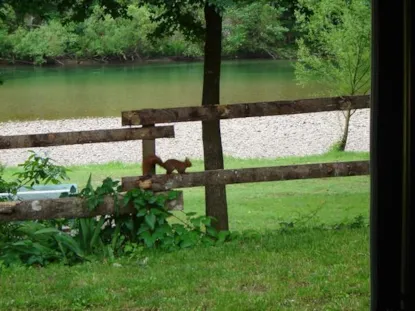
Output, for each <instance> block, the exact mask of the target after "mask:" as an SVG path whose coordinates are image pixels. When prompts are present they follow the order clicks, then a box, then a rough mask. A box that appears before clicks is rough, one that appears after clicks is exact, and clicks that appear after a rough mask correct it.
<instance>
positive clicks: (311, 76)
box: [295, 0, 371, 96]
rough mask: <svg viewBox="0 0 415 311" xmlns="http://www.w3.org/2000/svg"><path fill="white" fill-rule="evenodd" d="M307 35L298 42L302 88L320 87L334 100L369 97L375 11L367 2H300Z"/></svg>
mask: <svg viewBox="0 0 415 311" xmlns="http://www.w3.org/2000/svg"><path fill="white" fill-rule="evenodd" d="M299 3H300V6H301V7H303V8H305V9H307V10H309V11H311V12H312V14H311V15H306V14H304V13H301V12H299V11H297V15H296V16H297V21H298V24H299V26H300V28H301V30H303V31H304V32H305V34H304V36H303V37H301V38H300V39H299V40H298V53H297V56H298V61H297V62H296V64H295V74H296V78H297V80H298V82H299V83H300V84H301V85H305V84H307V83H310V82H312V83H319V84H321V86H322V89H323V88H324V89H325V90H326V91H325V92H324V93H325V94H328V95H331V96H341V95H356V94H366V93H367V92H368V91H369V88H370V66H371V62H370V42H371V18H370V16H371V9H370V6H369V5H368V3H367V1H366V0H352V1H345V0H321V1H314V0H300V1H299Z"/></svg>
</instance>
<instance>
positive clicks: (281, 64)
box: [0, 60, 314, 122]
mask: <svg viewBox="0 0 415 311" xmlns="http://www.w3.org/2000/svg"><path fill="white" fill-rule="evenodd" d="M0 72H2V75H3V77H4V79H5V83H4V85H2V86H0V122H2V121H8V120H14V121H17V120H36V119H45V120H53V119H65V118H83V117H108V116H116V117H119V116H120V115H121V111H123V110H131V109H142V108H167V107H183V106H199V105H200V103H201V95H202V78H203V63H168V64H146V65H129V66H115V65H114V66H112V65H111V66H101V67H77V68H31V67H15V68H12V67H5V68H0ZM313 92H314V90H313V87H312V86H310V87H308V88H305V89H304V88H301V87H300V86H297V85H296V82H295V81H294V71H293V68H292V62H289V61H268V60H267V61H225V62H223V63H222V77H221V103H222V104H232V103H245V102H256V101H271V100H281V99H296V98H306V97H312V94H313Z"/></svg>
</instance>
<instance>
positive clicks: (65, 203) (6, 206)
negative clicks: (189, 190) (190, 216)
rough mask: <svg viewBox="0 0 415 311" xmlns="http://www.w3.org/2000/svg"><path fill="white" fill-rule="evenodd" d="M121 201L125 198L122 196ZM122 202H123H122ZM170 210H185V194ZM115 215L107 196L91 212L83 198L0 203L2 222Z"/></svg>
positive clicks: (122, 210) (125, 211)
mask: <svg viewBox="0 0 415 311" xmlns="http://www.w3.org/2000/svg"><path fill="white" fill-rule="evenodd" d="M159 194H162V192H160V193H157V195H159ZM119 199H120V200H122V199H123V196H122V195H120V197H119ZM121 202H122V201H121ZM166 207H167V208H168V209H169V210H183V192H182V191H179V196H178V198H177V199H176V200H171V201H168V202H167V203H166ZM135 211H136V210H135V208H134V207H132V206H128V207H126V208H120V211H119V212H120V215H125V214H131V213H134V212H135ZM114 213H115V209H114V200H113V199H112V198H111V197H110V196H107V197H106V198H105V199H104V203H103V204H102V205H100V206H98V207H97V209H96V210H94V211H89V210H88V209H87V207H86V204H85V201H84V200H83V199H81V198H76V197H72V198H61V199H47V200H31V201H20V202H17V201H16V202H0V220H1V221H20V220H36V219H56V218H88V217H94V216H98V215H112V214H114Z"/></svg>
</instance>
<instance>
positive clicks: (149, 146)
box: [141, 124, 156, 175]
mask: <svg viewBox="0 0 415 311" xmlns="http://www.w3.org/2000/svg"><path fill="white" fill-rule="evenodd" d="M153 126H155V124H150V125H144V126H143V127H153ZM141 145H142V147H143V148H142V149H143V150H142V156H143V159H144V158H145V157H146V156H148V155H151V154H156V140H155V139H143V140H142V144H141ZM150 173H151V174H153V175H154V174H155V173H156V165H153V167H152V168H151V170H150Z"/></svg>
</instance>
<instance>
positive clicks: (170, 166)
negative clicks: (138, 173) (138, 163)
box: [142, 154, 192, 176]
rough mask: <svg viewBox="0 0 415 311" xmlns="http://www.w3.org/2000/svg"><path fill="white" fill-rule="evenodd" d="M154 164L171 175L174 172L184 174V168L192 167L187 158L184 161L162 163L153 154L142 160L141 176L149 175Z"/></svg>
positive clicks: (172, 160) (173, 160)
mask: <svg viewBox="0 0 415 311" xmlns="http://www.w3.org/2000/svg"><path fill="white" fill-rule="evenodd" d="M155 164H157V165H159V166H161V167H162V168H164V169H165V170H166V174H171V173H172V172H173V171H174V170H176V171H177V172H178V173H179V174H186V168H188V167H191V166H192V162H190V160H189V159H188V158H186V159H185V160H184V161H179V160H176V159H168V160H166V161H165V162H163V161H162V160H161V159H160V157H158V156H156V155H155V154H151V155H149V156H147V157H146V158H144V159H143V166H142V167H143V176H147V175H151V174H150V171H151V168H152V166H153V165H155Z"/></svg>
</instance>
